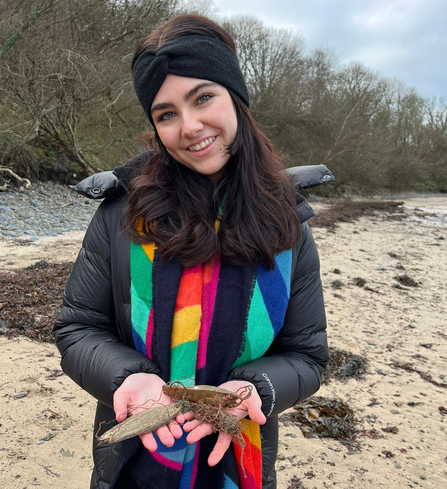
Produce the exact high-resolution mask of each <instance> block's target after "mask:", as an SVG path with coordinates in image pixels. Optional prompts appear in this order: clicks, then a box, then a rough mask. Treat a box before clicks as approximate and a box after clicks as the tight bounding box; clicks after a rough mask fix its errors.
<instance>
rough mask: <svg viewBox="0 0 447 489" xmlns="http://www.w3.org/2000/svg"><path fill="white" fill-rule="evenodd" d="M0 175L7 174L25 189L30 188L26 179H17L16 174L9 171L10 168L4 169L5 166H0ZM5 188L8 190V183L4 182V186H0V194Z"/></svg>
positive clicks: (29, 183)
mask: <svg viewBox="0 0 447 489" xmlns="http://www.w3.org/2000/svg"><path fill="white" fill-rule="evenodd" d="M0 173H7V174H8V175H10V176H11V177H13V178H14V179H15V180H16V181H17V182H18V183H20V184H22V185H23V186H24V187H25V188H29V187H31V182H30V181H29V180H28V179H27V178H22V177H19V175H17V173H15V172H13V171H12V170H11V168H6V166H0ZM7 188H8V182H5V184H4V185H2V186H0V192H4V191H5V190H6V189H7Z"/></svg>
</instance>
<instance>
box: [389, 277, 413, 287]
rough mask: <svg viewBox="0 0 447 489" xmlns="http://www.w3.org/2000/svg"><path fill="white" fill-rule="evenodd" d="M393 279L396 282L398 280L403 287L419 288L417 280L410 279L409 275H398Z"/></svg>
mask: <svg viewBox="0 0 447 489" xmlns="http://www.w3.org/2000/svg"><path fill="white" fill-rule="evenodd" d="M393 278H394V280H397V281H398V282H399V283H400V284H401V285H404V286H405V287H419V284H418V282H416V280H414V279H412V278H411V277H409V276H408V275H407V274H404V275H397V276H396V277H393Z"/></svg>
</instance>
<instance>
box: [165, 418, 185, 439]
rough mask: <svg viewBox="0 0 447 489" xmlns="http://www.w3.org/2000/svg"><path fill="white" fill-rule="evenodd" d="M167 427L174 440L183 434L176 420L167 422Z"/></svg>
mask: <svg viewBox="0 0 447 489" xmlns="http://www.w3.org/2000/svg"><path fill="white" fill-rule="evenodd" d="M168 429H169V431H170V432H171V435H172V436H173V437H174V438H175V439H176V440H179V439H180V438H181V437H182V436H183V430H182V427H181V426H180V425H179V424H178V422H177V421H171V422H170V423H168Z"/></svg>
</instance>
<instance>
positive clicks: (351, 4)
mask: <svg viewBox="0 0 447 489" xmlns="http://www.w3.org/2000/svg"><path fill="white" fill-rule="evenodd" d="M214 5H215V6H216V7H217V9H218V14H219V15H223V16H227V15H233V14H250V15H255V16H256V17H258V18H259V19H261V20H263V21H264V23H265V24H266V25H269V26H272V27H285V28H289V29H293V30H294V31H298V32H300V33H301V34H302V35H303V37H304V39H305V41H306V46H307V48H308V49H312V48H315V47H322V46H325V47H330V48H333V49H334V50H335V52H336V53H337V55H338V56H339V59H340V61H341V62H342V63H349V62H350V61H361V62H362V63H364V64H365V65H366V66H368V67H369V68H371V69H373V70H377V71H379V72H380V73H381V74H382V75H384V76H386V77H391V78H393V77H397V78H399V79H400V80H402V81H403V82H404V83H405V84H406V85H407V86H410V87H415V88H416V89H417V91H418V93H419V94H420V95H423V96H425V97H432V96H439V97H447V0H214Z"/></svg>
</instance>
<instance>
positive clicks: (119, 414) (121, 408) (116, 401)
mask: <svg viewBox="0 0 447 489" xmlns="http://www.w3.org/2000/svg"><path fill="white" fill-rule="evenodd" d="M113 410H114V411H115V416H116V420H117V421H118V423H121V422H122V421H124V420H125V419H126V418H127V399H126V398H125V397H124V396H121V395H119V393H118V395H117V394H116V393H115V395H114V396H113Z"/></svg>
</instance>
